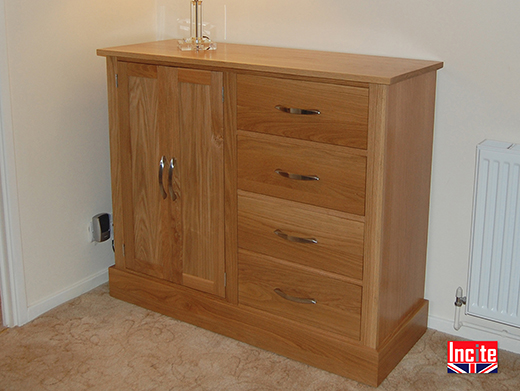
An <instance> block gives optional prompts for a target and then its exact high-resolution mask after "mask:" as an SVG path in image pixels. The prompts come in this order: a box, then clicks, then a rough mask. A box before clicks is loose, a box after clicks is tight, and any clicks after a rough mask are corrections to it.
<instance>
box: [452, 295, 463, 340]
mask: <svg viewBox="0 0 520 391" xmlns="http://www.w3.org/2000/svg"><path fill="white" fill-rule="evenodd" d="M462 294H463V291H462V288H461V287H460V286H459V287H458V288H457V292H456V293H455V303H454V304H455V320H454V323H453V328H454V329H455V330H457V331H459V330H460V328H461V327H462V325H463V323H462V322H461V321H460V311H461V310H462V306H463V305H466V296H462Z"/></svg>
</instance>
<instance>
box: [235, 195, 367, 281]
mask: <svg viewBox="0 0 520 391" xmlns="http://www.w3.org/2000/svg"><path fill="white" fill-rule="evenodd" d="M363 234H364V224H363V223H362V222H360V221H353V220H350V219H348V218H347V215H346V214H345V213H342V212H337V211H334V210H330V209H324V208H318V207H315V206H311V205H305V204H301V203H298V202H293V201H287V200H282V199H280V198H273V197H268V196H264V195H260V194H255V193H249V192H244V191H241V190H239V192H238V245H239V247H241V248H244V249H247V250H251V251H255V252H257V253H262V254H266V255H270V256H273V257H276V258H280V259H284V260H288V261H291V262H295V263H298V264H301V265H305V266H309V267H313V268H316V269H321V270H325V271H329V272H333V273H338V274H342V275H344V276H347V277H352V278H355V279H358V280H361V279H362V278H363Z"/></svg>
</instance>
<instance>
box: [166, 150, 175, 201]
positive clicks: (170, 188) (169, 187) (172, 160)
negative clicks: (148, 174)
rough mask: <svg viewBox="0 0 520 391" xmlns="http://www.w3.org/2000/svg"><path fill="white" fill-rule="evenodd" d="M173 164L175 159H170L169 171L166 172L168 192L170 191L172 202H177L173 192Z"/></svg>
mask: <svg viewBox="0 0 520 391" xmlns="http://www.w3.org/2000/svg"><path fill="white" fill-rule="evenodd" d="M175 163H176V160H175V158H172V159H171V160H170V169H169V170H168V190H169V191H170V197H171V199H172V201H175V200H177V194H175V192H174V191H173V169H174V168H175Z"/></svg>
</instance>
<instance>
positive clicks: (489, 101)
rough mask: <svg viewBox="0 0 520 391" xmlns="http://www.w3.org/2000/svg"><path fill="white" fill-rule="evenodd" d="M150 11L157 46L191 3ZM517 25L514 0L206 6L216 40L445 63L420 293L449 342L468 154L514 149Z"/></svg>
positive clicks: (227, 1)
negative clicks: (486, 148) (506, 144)
mask: <svg viewBox="0 0 520 391" xmlns="http://www.w3.org/2000/svg"><path fill="white" fill-rule="evenodd" d="M157 4H158V18H159V24H158V27H159V31H158V37H159V38H164V39H167V38H174V37H178V36H179V33H180V30H179V28H178V25H177V19H183V18H189V1H188V0H158V1H157ZM225 10H226V11H227V15H226V17H225V15H224V11H225ZM519 16H520V2H518V1H517V0H502V1H500V2H491V1H473V0H457V1H453V0H436V1H431V0H368V1H367V0H319V1H317V0H285V1H275V0H263V1H239V0H206V1H204V19H205V21H206V22H207V23H210V24H213V25H214V26H215V27H214V28H213V30H212V35H211V37H212V39H213V40H215V41H224V40H225V39H227V42H230V43H247V44H261V45H272V46H282V47H296V48H307V49H323V50H330V51H339V52H355V53H364V54H377V55H388V56H395V57H409V58H421V59H431V60H441V61H444V62H445V67H444V68H443V69H442V70H440V71H439V73H438V88H437V112H436V126H435V141H434V160H433V178H432V198H431V219H430V235H429V251H428V263H427V279H426V292H425V294H426V297H427V298H428V299H429V300H430V323H429V324H430V327H433V328H437V329H441V330H443V331H446V332H450V333H456V332H455V330H454V329H453V328H452V322H453V315H454V305H453V302H454V300H455V290H456V288H457V287H458V286H462V287H463V288H464V291H466V286H467V270H468V259H469V240H470V227H471V209H472V192H473V175H474V159H475V147H476V145H477V144H478V143H479V142H481V141H482V140H484V139H486V138H489V139H497V140H503V141H511V142H516V143H520V94H519V93H518V91H520V69H519V65H518V64H520V50H519V47H520V23H518V18H519ZM225 21H227V23H225ZM226 24H227V25H226ZM468 318H469V319H468ZM468 318H463V321H464V322H469V321H470V322H472V323H475V324H479V325H480V326H483V327H485V328H488V327H492V328H493V327H494V328H498V329H500V330H501V329H508V328H506V327H502V326H499V325H497V324H493V323H490V322H484V321H478V320H476V319H475V318H470V317H468ZM509 330H510V331H513V332H516V333H517V334H520V330H519V329H513V328H509ZM458 334H459V335H460V336H463V337H468V338H472V339H479V338H485V339H491V340H497V339H499V341H500V344H501V347H502V348H508V349H509V350H516V351H519V352H520V345H519V344H518V342H517V341H516V340H513V339H508V338H499V337H498V336H496V335H494V334H491V333H490V332H489V330H488V329H486V331H485V332H484V333H480V334H479V333H478V332H477V331H476V330H474V329H470V328H468V327H463V328H462V329H461V330H460V332H459V333H458Z"/></svg>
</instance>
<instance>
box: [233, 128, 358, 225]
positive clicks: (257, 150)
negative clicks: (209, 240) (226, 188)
mask: <svg viewBox="0 0 520 391" xmlns="http://www.w3.org/2000/svg"><path fill="white" fill-rule="evenodd" d="M345 150H346V149H344V148H343V147H336V146H327V145H322V144H317V143H309V142H302V141H299V140H291V139H288V138H283V137H275V136H267V135H259V134H255V133H250V132H239V136H238V187H239V188H240V189H242V190H247V191H252V192H255V193H261V194H265V195H271V196H274V197H280V198H285V199H289V200H293V201H299V202H304V203H307V204H311V205H316V206H323V207H325V208H331V209H336V210H340V211H343V212H348V213H353V214H358V215H364V213H365V172H366V157H364V156H357V155H352V154H350V153H348V152H346V151H345ZM298 176H302V178H300V179H299V178H298ZM313 178H314V179H313ZM316 179H317V180H316Z"/></svg>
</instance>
